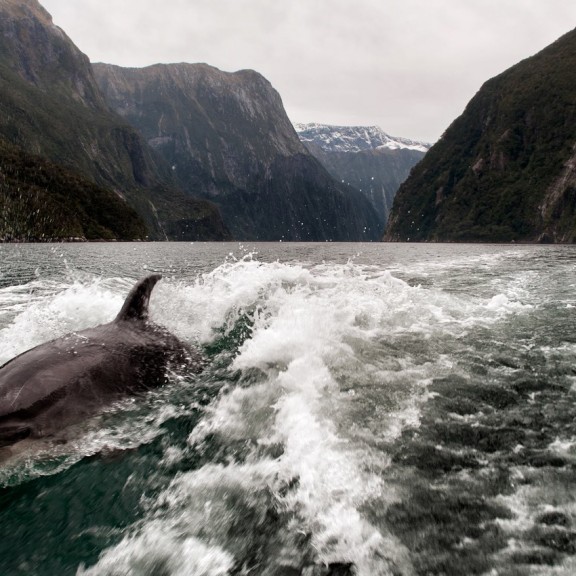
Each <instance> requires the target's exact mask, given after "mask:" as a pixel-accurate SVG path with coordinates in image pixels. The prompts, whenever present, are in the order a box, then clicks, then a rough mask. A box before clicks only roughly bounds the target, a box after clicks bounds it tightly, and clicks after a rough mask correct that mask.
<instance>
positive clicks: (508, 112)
mask: <svg viewBox="0 0 576 576" xmlns="http://www.w3.org/2000/svg"><path fill="white" fill-rule="evenodd" d="M575 119H576V30H573V31H571V32H569V33H568V34H566V35H564V36H562V37H561V38H560V39H559V40H557V41H556V42H554V43H553V44H551V45H550V46H548V47H547V48H545V49H544V50H542V51H541V52H539V53H538V54H536V55H535V56H532V57H530V58H527V59H526V60H523V61H522V62H520V63H518V64H517V65H515V66H513V67H512V68H510V69H508V70H506V71H505V72H503V73H502V74H500V75H498V76H496V77H495V78H492V79H491V80H488V81H487V82H486V83H485V84H484V85H483V86H482V88H481V89H480V91H479V92H478V93H477V94H476V96H474V98H473V99H472V100H471V101H470V103H469V104H468V106H467V107H466V109H465V111H464V113H463V114H462V115H461V116H460V117H459V118H457V119H456V120H455V121H454V122H453V123H452V125H451V126H450V127H449V128H448V129H447V130H446V132H445V133H444V135H443V136H442V138H441V139H440V141H439V142H438V143H436V144H435V145H434V146H433V147H432V148H431V149H430V151H429V152H428V153H427V154H426V156H425V157H424V158H423V160H422V161H421V162H420V163H419V164H418V165H417V166H416V167H415V168H414V170H413V171H412V174H411V175H410V177H409V178H408V179H407V180H406V182H405V183H404V184H403V185H402V186H401V187H400V189H399V191H398V193H397V194H396V198H395V200H394V206H393V209H392V212H391V215H390V219H389V223H388V228H387V230H386V234H385V237H384V239H385V240H390V241H394V240H396V241H405V240H410V241H444V242H445V241H471V242H479V241H481V242H494V241H498V242H500V241H501V242H510V241H522V242H575V241H576V121H575Z"/></svg>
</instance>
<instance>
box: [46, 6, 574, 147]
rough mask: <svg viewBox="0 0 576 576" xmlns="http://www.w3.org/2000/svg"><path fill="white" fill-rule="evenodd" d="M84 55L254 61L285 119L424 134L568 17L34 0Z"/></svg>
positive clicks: (128, 60)
mask: <svg viewBox="0 0 576 576" xmlns="http://www.w3.org/2000/svg"><path fill="white" fill-rule="evenodd" d="M41 2H42V3H43V5H44V6H45V7H46V9H47V10H48V11H49V12H51V13H52V15H53V16H54V20H55V23H56V24H58V25H59V26H61V27H62V28H63V29H64V30H65V31H66V32H67V33H68V35H69V36H70V37H71V38H72V39H73V40H74V41H75V42H76V44H77V45H78V46H79V47H80V49H81V50H83V51H84V52H85V53H86V54H88V56H89V57H90V59H91V60H92V61H104V62H110V63H113V64H120V65H124V66H145V65H148V64H153V63H156V62H181V61H187V62H207V63H209V64H212V65H214V66H217V67H218V68H221V69H223V70H237V69H241V68H252V69H255V70H257V71H259V72H261V73H262V74H263V75H264V76H266V77H267V78H268V79H269V80H270V81H271V82H272V84H273V85H274V87H275V88H276V89H277V90H278V91H279V92H280V94H281V95H282V99H283V101H284V105H285V107H286V109H287V111H288V114H289V115H290V117H291V119H292V120H294V121H305V122H308V121H319V122H326V123H334V124H376V125H380V126H381V127H382V128H383V129H384V130H386V131H387V132H389V133H391V134H394V135H398V136H406V137H411V138H420V139H424V140H429V141H433V140H435V139H436V138H438V137H439V136H440V134H441V133H442V132H443V131H444V130H445V129H446V127H447V126H448V125H449V124H450V122H451V121H452V120H453V119H454V118H455V117H456V116H457V115H458V114H460V113H461V112H462V110H463V108H464V106H465V105H466V103H467V101H468V100H469V99H470V98H471V97H472V96H473V95H474V93H475V92H476V90H478V88H479V87H480V85H481V84H482V83H483V82H484V81H485V80H487V79H488V78H489V77H491V76H494V75H495V74H498V73H499V72H501V71H503V70H504V69H506V68H507V67H509V66H511V65H512V64H514V63H516V62H518V61H519V60H521V59H523V58H525V57H527V56H530V55H531V54H533V53H535V52H537V51H538V50H540V49H542V48H543V47H544V46H546V45H547V44H549V43H550V42H552V41H554V40H555V39H556V38H557V37H559V36H560V35H561V34H563V33H565V32H567V31H569V29H570V28H571V27H572V25H573V23H574V22H576V3H575V2H574V1H573V0H555V2H554V3H545V2H542V1H541V0H466V1H465V2H462V1H460V0H163V1H161V0H123V1H122V2H117V0H74V1H73V2H72V1H70V0H41Z"/></svg>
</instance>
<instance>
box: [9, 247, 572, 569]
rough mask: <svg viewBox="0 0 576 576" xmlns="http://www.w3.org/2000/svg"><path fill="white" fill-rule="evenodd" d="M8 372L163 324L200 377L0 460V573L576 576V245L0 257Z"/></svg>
mask: <svg viewBox="0 0 576 576" xmlns="http://www.w3.org/2000/svg"><path fill="white" fill-rule="evenodd" d="M0 265H1V268H0V363H1V362H4V361H6V360H8V359H10V358H11V357H13V356H15V355H16V354H18V353H20V352H22V351H24V350H27V349H28V348H30V347H32V346H34V345H36V344H38V343H41V342H44V341H46V340H48V339H51V338H54V337H58V336H61V335H64V334H66V333H68V332H70V331H74V330H80V329H82V328H85V327H89V326H94V325H96V324H99V323H102V322H107V321H109V320H111V319H112V318H113V317H114V316H115V315H116V313H117V312H118V310H119V308H120V306H121V304H122V302H123V299H124V296H125V295H126V293H127V292H128V290H129V288H130V287H131V285H132V284H133V281H134V280H135V279H137V278H140V277H142V276H144V275H145V274H147V273H150V272H152V271H159V272H162V273H163V275H164V278H165V279H164V280H163V281H162V282H161V283H160V284H158V286H157V287H156V288H155V290H154V293H153V297H152V301H151V317H152V319H153V320H155V321H156V322H158V323H160V324H163V325H165V326H166V327H168V328H169V329H170V330H171V331H173V332H174V333H175V334H177V335H178V336H179V337H181V338H182V339H184V340H186V341H188V342H190V343H191V344H194V345H196V346H197V347H199V348H200V349H201V350H202V351H203V353H204V355H205V356H206V358H207V359H208V365H207V368H206V370H205V371H204V372H203V373H202V374H200V375H198V376H192V375H191V376H190V377H186V376H184V377H181V378H179V379H178V380H175V381H173V382H172V383H170V384H169V385H168V386H166V387H164V388H163V389H161V390H158V391H154V392H152V393H150V394H149V395H147V396H144V397H142V398H136V399H126V400H125V401H122V402H120V403H119V404H117V405H114V406H111V407H110V408H108V409H107V410H105V411H104V412H103V413H102V414H98V415H96V416H95V417H94V418H93V419H92V420H90V421H88V422H85V423H83V424H82V425H81V426H80V427H79V429H78V430H76V431H75V434H74V435H72V436H71V440H70V441H69V442H68V443H67V444H63V445H62V444H58V445H53V444H51V443H50V442H46V443H42V444H40V445H38V446H35V448H34V449H33V450H32V449H28V450H26V449H22V451H21V453H20V454H18V455H17V457H15V458H13V459H12V460H9V461H8V462H5V463H4V464H3V465H2V466H1V467H0V486H1V487H0V574H2V575H10V576H12V575H24V574H25V575H38V576H48V575H50V576H52V575H59V576H60V575H67V574H70V575H75V574H77V575H90V576H93V575H106V576H121V575H122V576H124V575H133V576H157V575H161V576H169V575H170V576H172V575H173V576H184V575H202V576H204V575H206V576H216V575H227V574H230V575H232V574H233V575H244V574H250V575H266V576H272V575H274V576H276V575H280V576H288V575H294V576H296V575H303V576H320V575H324V576H325V575H327V574H334V575H335V574H351V573H356V574H358V575H361V576H376V575H395V576H399V575H403V576H407V575H432V574H438V575H440V574H446V575H458V576H462V575H472V574H483V575H487V576H496V575H498V576H500V575H502V576H505V575H506V576H508V575H510V576H512V575H523V576H524V575H533V574H534V575H536V574H538V575H554V576H556V575H573V574H574V573H576V490H575V486H576V423H575V416H576V402H575V401H576V387H575V384H576V368H575V365H576V362H575V360H576V329H575V322H574V315H575V314H576V309H575V307H576V295H575V285H576V249H575V248H574V247H541V246H512V247H511V246H478V245H474V246H464V245H401V244H397V245H396V244H394V245H391V244H257V245H252V244H246V245H244V246H242V245H239V244H203V243H195V244H89V245H0Z"/></svg>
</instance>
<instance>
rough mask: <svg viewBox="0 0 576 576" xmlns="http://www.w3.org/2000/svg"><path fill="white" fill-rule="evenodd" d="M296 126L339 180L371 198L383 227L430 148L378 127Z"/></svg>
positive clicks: (299, 134) (310, 147)
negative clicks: (396, 198)
mask: <svg viewBox="0 0 576 576" xmlns="http://www.w3.org/2000/svg"><path fill="white" fill-rule="evenodd" d="M295 128H296V131H297V133H298V136H299V137H300V140H301V141H302V142H303V143H304V144H305V146H306V147H307V148H308V150H309V151H310V152H311V153H312V155H313V156H314V157H315V158H316V159H317V160H319V161H320V163H321V164H322V165H323V166H324V167H325V168H326V169H327V170H328V172H329V173H330V174H331V175H332V176H333V177H334V178H335V179H337V180H338V181H340V182H341V183H342V184H344V185H346V186H349V187H352V188H356V189H357V190H359V191H360V192H361V193H362V194H363V195H364V196H365V197H366V198H367V199H368V200H369V201H370V203H371V204H372V206H373V208H374V210H375V211H376V213H377V215H378V218H379V224H380V227H381V229H382V230H384V228H385V226H386V220H387V218H388V214H389V212H390V210H391V208H392V202H393V200H394V196H395V195H396V191H397V190H398V188H399V187H400V184H402V182H404V180H406V178H407V177H408V175H409V174H410V170H411V169H412V168H413V167H414V166H415V165H416V164H417V163H418V162H419V161H420V160H421V159H422V158H423V157H424V154H425V153H426V152H427V151H428V149H429V148H430V145H429V144H426V143H423V142H415V141H413V140H408V139H406V138H395V137H392V136H390V135H388V134H386V133H385V132H384V131H383V130H381V129H380V128H378V127H377V126H330V125H326V124H296V125H295Z"/></svg>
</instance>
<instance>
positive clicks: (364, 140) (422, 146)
mask: <svg viewBox="0 0 576 576" xmlns="http://www.w3.org/2000/svg"><path fill="white" fill-rule="evenodd" d="M294 128H295V130H296V132H297V133H298V136H299V137H300V140H301V141H302V142H304V144H307V143H311V144H316V145H317V146H320V147H321V148H322V150H324V151H326V152H362V151H364V150H377V149H384V148H386V149H389V150H400V149H406V150H418V151H419V152H424V153H426V152H428V150H429V149H430V147H431V146H432V145H431V144H428V143H426V142H417V141H415V140H409V139H408V138H399V137H396V136H390V135H389V134H386V132H384V131H383V130H382V129H381V128H379V127H378V126H331V125H328V124H316V123H310V124H299V123H295V124H294Z"/></svg>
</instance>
